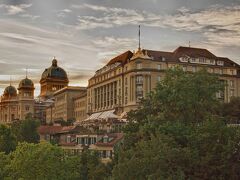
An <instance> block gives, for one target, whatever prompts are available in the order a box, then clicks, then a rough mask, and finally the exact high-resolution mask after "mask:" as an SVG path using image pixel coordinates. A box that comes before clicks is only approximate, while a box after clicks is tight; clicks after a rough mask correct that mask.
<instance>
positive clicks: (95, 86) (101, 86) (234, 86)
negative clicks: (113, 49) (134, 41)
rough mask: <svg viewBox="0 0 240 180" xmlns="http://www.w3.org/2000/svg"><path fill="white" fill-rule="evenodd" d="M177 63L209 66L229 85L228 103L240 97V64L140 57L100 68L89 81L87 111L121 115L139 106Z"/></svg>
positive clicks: (190, 67)
mask: <svg viewBox="0 0 240 180" xmlns="http://www.w3.org/2000/svg"><path fill="white" fill-rule="evenodd" d="M177 66H178V67H181V68H183V70H184V71H188V72H193V73H194V72H196V71H199V70H200V69H203V68H206V69H207V70H208V72H210V73H214V74H217V75H219V76H220V79H222V80H225V81H226V82H227V84H228V86H227V87H226V89H225V92H224V101H225V102H229V101H230V99H231V97H232V96H240V78H239V77H238V76H237V70H239V67H237V66H233V67H229V66H223V65H217V64H216V65H212V64H210V63H209V64H208V63H206V64H199V63H188V62H169V61H160V60H159V61H156V60H152V59H150V58H149V59H148V58H142V57H139V58H135V59H132V60H129V61H128V63H126V64H125V65H121V64H118V65H117V64H115V65H110V67H109V68H108V69H107V70H106V71H104V70H103V72H99V71H97V73H96V74H95V75H94V77H92V78H91V79H90V80H89V86H88V97H87V99H88V103H87V104H88V106H87V107H88V113H90V114H91V113H94V112H99V111H106V110H111V109H117V110H118V114H119V115H120V114H121V113H122V112H128V111H130V110H132V109H136V108H137V107H138V103H139V102H140V99H141V98H142V97H146V95H147V94H148V93H149V92H150V91H153V90H154V89H155V88H156V85H157V82H159V81H160V80H162V79H163V78H164V76H165V71H166V70H167V69H169V68H173V67H177Z"/></svg>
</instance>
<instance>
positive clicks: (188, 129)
mask: <svg viewBox="0 0 240 180" xmlns="http://www.w3.org/2000/svg"><path fill="white" fill-rule="evenodd" d="M223 88H224V84H222V83H221V82H220V81H219V79H218V77H217V76H214V75H211V74H209V73H207V72H206V71H205V70H202V71H199V72H197V73H194V74H191V73H187V72H184V71H182V70H181V69H178V68H177V69H172V70H169V71H168V72H167V73H166V77H165V78H164V80H163V81H161V82H160V83H159V84H158V85H157V88H156V90H155V92H152V93H151V94H149V96H148V97H147V98H146V99H145V100H143V101H142V104H141V107H140V108H139V109H138V110H136V111H132V112H130V113H129V114H128V117H129V119H130V123H129V124H128V125H127V126H126V128H125V132H126V136H125V141H124V147H123V148H122V149H121V150H120V152H119V156H118V158H117V159H118V163H117V164H116V165H115V166H114V170H113V176H114V178H115V179H120V180H121V179H226V178H230V179H239V177H240V174H239V170H240V166H239V161H238V160H239V157H240V147H239V139H240V132H239V129H238V128H235V127H229V126H226V124H225V123H224V122H223V120H222V118H221V117H219V116H218V115H217V109H218V108H220V105H221V103H220V102H219V101H218V99H217V98H216V93H217V92H219V91H222V90H223Z"/></svg>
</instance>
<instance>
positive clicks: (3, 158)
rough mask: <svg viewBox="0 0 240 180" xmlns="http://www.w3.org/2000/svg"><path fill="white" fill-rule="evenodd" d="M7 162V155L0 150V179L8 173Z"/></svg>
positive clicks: (8, 159) (8, 160)
mask: <svg viewBox="0 0 240 180" xmlns="http://www.w3.org/2000/svg"><path fill="white" fill-rule="evenodd" d="M9 162H10V158H9V155H6V154H5V153H4V152H0V179H4V178H5V177H6V176H7V175H8V173H9V172H8V164H9Z"/></svg>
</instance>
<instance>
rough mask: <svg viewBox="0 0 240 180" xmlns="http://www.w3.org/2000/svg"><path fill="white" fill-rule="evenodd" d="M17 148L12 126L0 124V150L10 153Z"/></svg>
mask: <svg viewBox="0 0 240 180" xmlns="http://www.w3.org/2000/svg"><path fill="white" fill-rule="evenodd" d="M15 148H16V139H15V137H14V135H13V134H12V132H11V130H10V128H8V127H7V126H5V125H2V124H0V152H5V153H6V154H8V153H10V152H11V151H13V150H14V149H15Z"/></svg>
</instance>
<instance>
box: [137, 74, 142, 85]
mask: <svg viewBox="0 0 240 180" xmlns="http://www.w3.org/2000/svg"><path fill="white" fill-rule="evenodd" d="M136 83H137V84H142V83H143V76H142V75H140V76H136Z"/></svg>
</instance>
